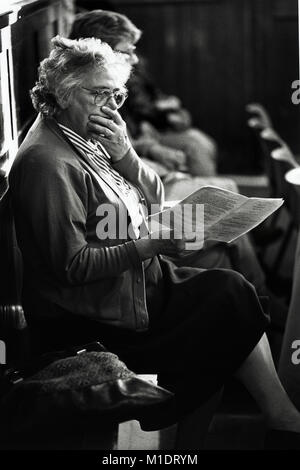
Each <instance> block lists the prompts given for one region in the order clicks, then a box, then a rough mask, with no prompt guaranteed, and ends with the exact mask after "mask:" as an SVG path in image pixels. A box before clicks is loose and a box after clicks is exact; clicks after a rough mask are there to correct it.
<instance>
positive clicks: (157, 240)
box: [135, 229, 203, 260]
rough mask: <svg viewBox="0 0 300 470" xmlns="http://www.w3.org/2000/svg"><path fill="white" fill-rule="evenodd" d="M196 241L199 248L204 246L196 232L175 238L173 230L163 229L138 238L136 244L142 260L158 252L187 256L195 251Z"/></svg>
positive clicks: (167, 254)
mask: <svg viewBox="0 0 300 470" xmlns="http://www.w3.org/2000/svg"><path fill="white" fill-rule="evenodd" d="M162 237H164V238H162ZM194 243H197V249H198V250H200V249H202V248H203V242H202V243H200V244H199V241H197V239H196V235H195V234H190V235H183V236H182V238H180V239H175V238H174V234H173V232H172V231H171V230H168V229H161V230H159V231H157V232H155V233H151V234H149V235H147V236H146V237H144V238H141V239H139V240H137V241H136V242H135V245H136V248H137V250H138V253H139V256H140V258H141V260H144V259H148V258H153V256H155V255H158V254H161V255H166V256H174V257H181V256H185V255H187V254H189V253H191V251H193V248H192V247H193V244H194ZM195 247H196V245H195Z"/></svg>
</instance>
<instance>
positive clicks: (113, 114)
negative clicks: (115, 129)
mask: <svg viewBox="0 0 300 470" xmlns="http://www.w3.org/2000/svg"><path fill="white" fill-rule="evenodd" d="M101 111H103V112H104V113H105V114H107V116H108V118H110V119H111V120H112V121H113V122H115V123H116V124H118V125H121V124H124V121H123V119H122V117H121V115H120V113H119V112H118V111H117V110H116V109H111V108H109V107H108V106H102V108H101Z"/></svg>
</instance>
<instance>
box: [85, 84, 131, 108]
mask: <svg viewBox="0 0 300 470" xmlns="http://www.w3.org/2000/svg"><path fill="white" fill-rule="evenodd" d="M80 88H82V89H83V90H86V91H89V92H91V94H92V95H94V104H95V106H99V107H100V106H104V105H105V104H106V103H107V101H108V100H109V99H110V98H111V97H114V100H115V102H116V105H117V109H120V108H121V107H122V106H123V104H124V103H125V101H126V98H127V97H128V91H127V90H126V89H125V90H124V91H122V90H120V89H119V88H115V89H114V90H112V91H110V92H109V95H108V96H107V98H106V100H105V101H104V102H103V103H101V104H97V99H98V98H101V93H105V92H106V93H107V92H108V90H102V91H100V92H99V91H97V90H92V89H91V88H86V87H84V86H82V87H80ZM115 93H119V94H120V95H122V96H123V97H124V101H123V103H122V104H120V105H118V103H117V100H116V98H115Z"/></svg>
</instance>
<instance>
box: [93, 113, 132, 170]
mask: <svg viewBox="0 0 300 470" xmlns="http://www.w3.org/2000/svg"><path fill="white" fill-rule="evenodd" d="M101 111H102V114H92V115H90V116H89V122H88V131H89V134H90V135H91V137H92V138H93V139H96V140H98V141H99V142H101V144H102V145H103V146H104V148H105V150H107V152H108V153H109V155H110V156H111V159H112V162H113V163H116V162H118V161H119V160H121V159H122V158H123V157H124V156H125V155H126V153H127V152H128V150H129V149H130V148H131V142H130V140H129V137H128V135H127V130H126V123H125V121H124V120H123V119H122V117H121V115H120V113H119V112H118V111H117V109H114V108H113V107H108V106H102V108H101Z"/></svg>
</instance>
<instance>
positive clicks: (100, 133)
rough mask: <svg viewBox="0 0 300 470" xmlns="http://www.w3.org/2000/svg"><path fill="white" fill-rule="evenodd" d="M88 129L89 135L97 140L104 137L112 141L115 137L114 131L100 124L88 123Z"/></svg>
mask: <svg viewBox="0 0 300 470" xmlns="http://www.w3.org/2000/svg"><path fill="white" fill-rule="evenodd" d="M87 128H88V131H89V134H91V135H93V136H94V137H96V138H99V137H104V138H105V139H111V138H112V137H113V136H114V135H115V133H114V132H113V131H112V130H110V129H109V128H107V127H105V126H101V125H99V124H95V123H88V124H87Z"/></svg>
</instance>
